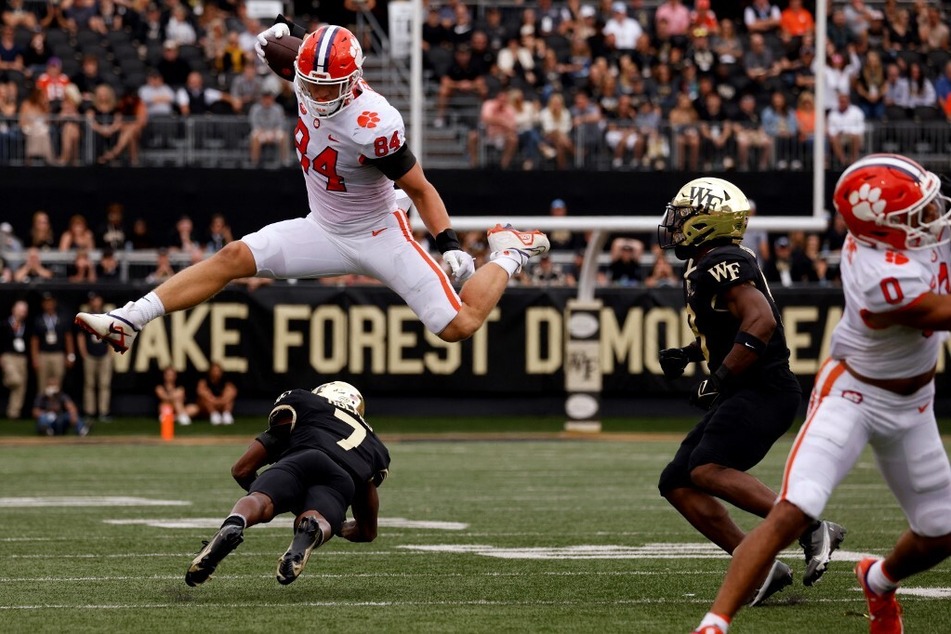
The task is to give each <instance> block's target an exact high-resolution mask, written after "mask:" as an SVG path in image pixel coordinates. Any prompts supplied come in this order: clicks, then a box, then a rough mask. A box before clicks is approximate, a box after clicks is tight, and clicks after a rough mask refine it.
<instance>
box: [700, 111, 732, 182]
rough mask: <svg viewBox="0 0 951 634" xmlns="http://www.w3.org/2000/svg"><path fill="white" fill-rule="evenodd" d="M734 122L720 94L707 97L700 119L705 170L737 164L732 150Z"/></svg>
mask: <svg viewBox="0 0 951 634" xmlns="http://www.w3.org/2000/svg"><path fill="white" fill-rule="evenodd" d="M733 133H734V123H733V122H732V121H730V119H729V118H728V117H727V114H726V112H725V111H724V110H723V102H722V100H721V99H720V95H719V94H717V93H715V92H714V93H710V94H709V95H707V98H706V112H705V113H704V115H703V116H702V117H701V119H700V152H701V154H702V155H703V162H704V170H706V169H707V168H708V166H710V167H712V168H713V169H721V168H722V169H725V170H730V169H733V168H734V167H735V166H736V165H735V162H734V160H733V157H732V153H731V152H730V145H729V144H730V142H731V141H732V140H733Z"/></svg>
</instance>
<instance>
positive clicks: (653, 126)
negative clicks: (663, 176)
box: [634, 101, 670, 171]
mask: <svg viewBox="0 0 951 634" xmlns="http://www.w3.org/2000/svg"><path fill="white" fill-rule="evenodd" d="M661 120H662V117H661V110H660V106H658V105H657V104H654V103H652V102H650V101H644V102H642V103H641V107H640V109H639V110H638V112H637V117H636V118H635V119H634V122H635V124H636V126H637V134H638V136H639V137H640V140H641V145H642V146H643V148H644V155H643V156H642V157H641V165H642V167H653V169H655V170H657V171H663V170H664V169H665V168H666V167H667V160H668V159H669V158H670V143H669V142H668V141H667V135H666V134H665V133H663V132H662V131H661ZM636 153H637V149H636V148H635V155H636Z"/></svg>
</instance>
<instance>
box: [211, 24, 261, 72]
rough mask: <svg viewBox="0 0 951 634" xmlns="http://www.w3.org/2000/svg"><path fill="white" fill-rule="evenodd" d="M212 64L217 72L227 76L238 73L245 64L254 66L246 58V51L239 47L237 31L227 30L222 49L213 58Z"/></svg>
mask: <svg viewBox="0 0 951 634" xmlns="http://www.w3.org/2000/svg"><path fill="white" fill-rule="evenodd" d="M214 66H215V69H216V70H217V71H218V72H219V73H227V74H228V76H232V75H235V74H240V73H241V72H242V71H243V70H244V67H245V66H254V63H253V62H251V61H250V60H249V59H248V56H247V53H246V52H245V51H244V49H243V48H241V43H240V42H239V41H238V33H237V32H235V31H229V32H228V35H227V36H226V38H225V47H224V50H223V51H222V52H221V55H220V56H218V57H216V58H215V59H214Z"/></svg>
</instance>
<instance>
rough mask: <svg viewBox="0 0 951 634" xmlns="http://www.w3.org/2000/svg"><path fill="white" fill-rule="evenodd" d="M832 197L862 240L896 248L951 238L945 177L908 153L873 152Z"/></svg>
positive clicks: (921, 246)
mask: <svg viewBox="0 0 951 634" xmlns="http://www.w3.org/2000/svg"><path fill="white" fill-rule="evenodd" d="M832 201H833V203H834V205H835V209H836V211H838V212H839V213H840V214H842V217H843V218H844V219H845V224H846V225H848V227H849V231H850V232H851V233H852V235H854V236H855V237H856V238H858V239H860V240H864V241H867V242H871V243H875V244H882V245H885V246H887V247H890V248H893V249H924V248H927V247H931V246H934V245H936V244H942V243H944V242H947V241H948V240H949V239H951V228H949V225H948V219H949V216H951V207H949V205H948V204H947V203H948V202H951V199H949V198H948V197H947V196H944V195H942V194H941V180H940V179H939V178H938V176H937V174H934V173H933V172H929V171H928V170H926V169H925V168H923V167H922V166H921V165H919V164H918V163H916V162H915V161H913V160H911V159H910V158H908V157H906V156H901V155H899V154H870V155H868V156H866V157H865V158H862V159H860V160H858V161H856V162H855V163H853V164H852V165H850V166H849V167H848V168H847V169H846V170H845V171H844V172H843V173H842V176H840V177H839V182H838V183H836V186H835V193H834V194H833V197H832Z"/></svg>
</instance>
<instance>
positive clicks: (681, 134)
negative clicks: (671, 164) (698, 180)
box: [667, 93, 700, 172]
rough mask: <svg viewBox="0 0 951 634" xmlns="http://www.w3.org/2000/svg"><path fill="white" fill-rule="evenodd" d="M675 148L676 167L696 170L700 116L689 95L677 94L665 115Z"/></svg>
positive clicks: (698, 151) (698, 160)
mask: <svg viewBox="0 0 951 634" xmlns="http://www.w3.org/2000/svg"><path fill="white" fill-rule="evenodd" d="M667 119H668V121H669V122H670V129H671V132H672V134H673V137H674V146H675V148H676V156H677V165H676V169H678V170H680V171H683V170H685V169H689V170H690V171H691V172H696V171H697V168H698V166H699V162H700V117H699V116H698V115H697V110H696V108H694V106H693V103H692V102H691V101H690V95H688V94H687V93H680V94H678V95H677V105H676V106H674V108H673V109H672V110H671V111H670V114H669V115H668V117H667Z"/></svg>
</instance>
